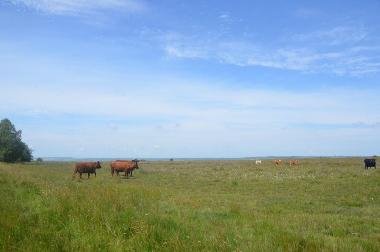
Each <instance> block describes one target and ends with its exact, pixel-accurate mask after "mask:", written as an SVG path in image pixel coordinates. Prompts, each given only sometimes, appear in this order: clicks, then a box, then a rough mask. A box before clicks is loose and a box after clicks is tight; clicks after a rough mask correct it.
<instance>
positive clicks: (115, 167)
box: [111, 159, 139, 178]
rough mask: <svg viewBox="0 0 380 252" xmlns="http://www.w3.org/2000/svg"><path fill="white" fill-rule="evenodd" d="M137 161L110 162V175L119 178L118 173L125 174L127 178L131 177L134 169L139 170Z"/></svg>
mask: <svg viewBox="0 0 380 252" xmlns="http://www.w3.org/2000/svg"><path fill="white" fill-rule="evenodd" d="M138 162H139V160H137V159H134V160H115V161H112V162H111V174H112V176H113V175H114V174H115V172H116V175H117V176H119V172H125V176H126V177H127V178H128V175H130V176H131V177H132V172H133V170H134V169H139V165H138Z"/></svg>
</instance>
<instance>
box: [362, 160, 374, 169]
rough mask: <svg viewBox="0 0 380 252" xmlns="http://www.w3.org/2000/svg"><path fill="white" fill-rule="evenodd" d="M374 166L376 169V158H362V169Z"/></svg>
mask: <svg viewBox="0 0 380 252" xmlns="http://www.w3.org/2000/svg"><path fill="white" fill-rule="evenodd" d="M371 167H374V168H375V169H376V159H374V158H366V159H364V169H366V170H367V169H368V168H371Z"/></svg>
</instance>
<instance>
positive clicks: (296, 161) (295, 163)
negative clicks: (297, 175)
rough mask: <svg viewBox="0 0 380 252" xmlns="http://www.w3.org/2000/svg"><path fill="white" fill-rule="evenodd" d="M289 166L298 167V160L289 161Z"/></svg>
mask: <svg viewBox="0 0 380 252" xmlns="http://www.w3.org/2000/svg"><path fill="white" fill-rule="evenodd" d="M289 165H290V166H292V165H299V161H298V160H289Z"/></svg>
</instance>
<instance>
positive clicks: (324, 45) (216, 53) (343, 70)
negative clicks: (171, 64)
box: [164, 26, 380, 76]
mask: <svg viewBox="0 0 380 252" xmlns="http://www.w3.org/2000/svg"><path fill="white" fill-rule="evenodd" d="M367 37H368V32H367V31H366V30H365V29H363V28H355V27H344V26H339V27H335V28H332V29H329V30H320V31H315V32H311V33H305V34H297V35H294V36H292V37H291V38H289V39H290V42H291V43H282V44H278V45H277V46H276V45H274V46H266V45H263V44H261V43H260V42H255V41H248V40H226V39H225V40H223V39H221V38H219V37H215V38H207V39H203V38H202V37H194V36H185V35H183V36H180V35H178V34H177V35H176V36H169V37H166V39H164V44H165V46H164V49H165V51H166V53H167V55H169V56H171V57H176V58H192V59H204V60H214V61H219V62H222V63H225V64H231V65H237V66H260V67H268V68H277V69H286V70H297V71H302V72H319V73H320V72H323V73H333V74H337V75H352V76H355V75H363V74H368V73H376V72H380V48H379V47H377V46H373V45H371V46H368V45H366V43H364V41H365V40H366V39H367Z"/></svg>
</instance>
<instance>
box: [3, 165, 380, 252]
mask: <svg viewBox="0 0 380 252" xmlns="http://www.w3.org/2000/svg"><path fill="white" fill-rule="evenodd" d="M140 166H141V168H140V170H138V171H137V172H135V174H134V176H135V177H134V178H131V179H123V178H119V177H111V172H110V169H109V166H108V164H106V163H104V164H103V168H102V169H100V170H98V176H97V177H96V178H94V177H93V176H92V177H91V178H90V179H89V180H88V179H87V178H86V177H87V176H84V179H82V180H79V179H75V180H72V178H71V175H72V170H73V164H72V163H64V162H62V163H59V162H57V163H54V162H44V163H40V164H38V163H31V164H3V163H0V200H1V201H0V249H1V250H2V251H173V250H175V251H380V171H379V169H377V170H374V169H372V170H368V171H365V170H364V169H363V164H362V160H361V159H328V158H325V159H305V160H301V165H300V166H298V167H289V166H287V165H282V166H280V167H275V166H274V165H272V164H271V162H270V161H264V163H263V165H260V166H256V165H255V164H254V161H174V162H158V161H157V162H144V163H142V164H141V165H140Z"/></svg>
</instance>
